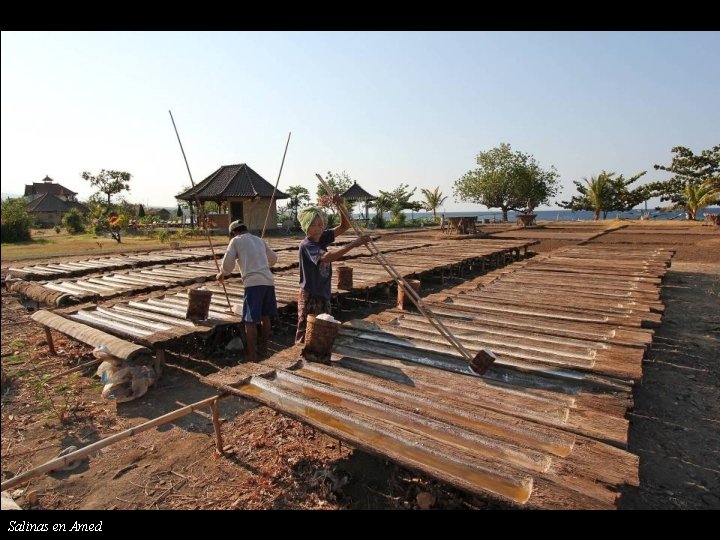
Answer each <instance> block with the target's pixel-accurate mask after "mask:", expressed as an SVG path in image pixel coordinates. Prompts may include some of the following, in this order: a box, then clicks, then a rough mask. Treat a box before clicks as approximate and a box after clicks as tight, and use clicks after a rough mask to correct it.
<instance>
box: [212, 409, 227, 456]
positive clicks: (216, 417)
mask: <svg viewBox="0 0 720 540" xmlns="http://www.w3.org/2000/svg"><path fill="white" fill-rule="evenodd" d="M210 408H211V409H212V421H213V427H214V428H215V452H216V453H217V455H219V456H224V455H225V452H223V442H222V433H221V432H220V413H219V409H220V407H219V406H218V400H217V399H216V400H215V401H213V402H212V403H211V404H210Z"/></svg>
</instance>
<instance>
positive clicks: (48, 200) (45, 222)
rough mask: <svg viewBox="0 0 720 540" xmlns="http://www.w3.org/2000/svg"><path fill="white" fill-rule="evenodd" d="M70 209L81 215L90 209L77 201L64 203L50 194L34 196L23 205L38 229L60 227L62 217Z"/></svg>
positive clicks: (64, 201)
mask: <svg viewBox="0 0 720 540" xmlns="http://www.w3.org/2000/svg"><path fill="white" fill-rule="evenodd" d="M72 208H77V209H78V210H80V211H81V212H82V213H83V214H87V213H88V212H89V211H90V209H89V208H88V207H87V206H85V205H84V204H82V203H79V202H77V201H66V200H64V199H61V198H60V197H59V196H57V195H54V194H52V193H43V194H41V195H36V196H35V197H33V198H32V199H31V200H30V202H28V203H27V204H26V205H25V209H26V210H27V211H28V213H29V214H30V215H31V216H32V217H33V220H34V221H35V225H37V226H38V227H53V226H55V225H60V223H61V222H62V217H63V215H65V214H66V213H67V212H69V211H70V210H71V209H72Z"/></svg>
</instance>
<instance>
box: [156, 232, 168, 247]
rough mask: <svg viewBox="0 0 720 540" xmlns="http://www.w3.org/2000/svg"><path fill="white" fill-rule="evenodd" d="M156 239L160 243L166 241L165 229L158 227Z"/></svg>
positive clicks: (166, 233)
mask: <svg viewBox="0 0 720 540" xmlns="http://www.w3.org/2000/svg"><path fill="white" fill-rule="evenodd" d="M156 236H157V239H158V240H159V241H160V243H161V244H164V243H165V242H167V241H168V237H169V236H168V232H167V230H166V229H160V230H158V231H157V233H156Z"/></svg>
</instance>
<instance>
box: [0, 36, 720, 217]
mask: <svg viewBox="0 0 720 540" xmlns="http://www.w3.org/2000/svg"><path fill="white" fill-rule="evenodd" d="M0 39H1V41H2V43H1V45H2V47H1V54H2V63H1V71H2V80H1V83H2V87H1V92H0V96H1V102H2V108H1V111H0V113H1V114H0V123H1V127H2V137H1V142H2V159H1V160H0V167H1V171H0V179H1V181H2V193H3V198H4V197H5V196H7V195H21V194H22V193H23V192H24V185H25V184H30V183H32V182H39V181H41V180H42V178H44V177H45V176H46V175H49V176H50V177H51V178H53V179H54V180H55V181H56V182H58V183H60V184H62V185H64V186H65V187H67V188H70V189H72V190H74V191H77V192H78V198H79V199H80V200H83V199H86V198H87V197H88V196H90V195H91V194H92V193H93V189H92V187H91V186H90V184H89V183H88V182H87V181H85V180H83V179H82V178H81V173H82V172H83V171H89V172H91V173H93V174H94V173H97V172H99V171H100V170H101V169H114V170H121V171H127V172H129V173H131V174H132V179H131V181H130V188H131V189H130V192H129V193H126V194H125V196H126V198H127V199H128V200H130V201H131V202H135V203H142V204H144V205H146V206H173V205H175V204H176V201H175V199H174V195H175V194H177V193H178V192H180V191H181V190H182V189H183V188H185V187H187V186H189V185H190V178H189V176H188V171H187V169H186V166H185V162H184V161H183V157H182V153H181V151H180V147H179V145H178V141H177V138H176V136H175V132H174V130H173V126H172V122H171V120H170V115H169V114H168V111H169V110H171V111H172V114H173V116H174V118H175V122H176V124H177V128H178V131H179V135H180V139H181V141H182V144H183V147H184V149H185V153H186V155H187V159H188V163H189V168H190V172H191V174H192V177H193V179H194V181H195V182H196V183H197V182H199V181H201V180H202V179H204V178H206V177H207V176H208V175H210V174H211V173H212V172H213V171H215V170H216V169H217V168H218V167H220V166H221V165H230V164H236V163H247V164H248V165H249V166H250V167H251V168H252V169H254V170H255V171H256V172H258V173H259V174H260V175H261V176H263V177H264V178H265V179H266V180H268V181H269V182H270V183H271V184H275V182H276V181H277V179H278V174H279V172H280V164H281V161H282V156H283V151H284V149H285V143H286V141H287V138H288V133H290V132H292V136H291V139H290V144H289V147H288V152H287V157H286V160H285V165H284V168H283V170H282V175H281V177H280V183H279V188H280V189H281V190H283V189H286V188H287V187H289V186H292V185H302V186H304V187H306V188H307V189H308V190H309V191H310V192H311V193H312V194H313V195H314V194H315V192H316V189H317V180H316V179H315V173H320V174H323V175H324V174H325V173H326V172H328V171H332V172H338V173H339V172H342V171H346V172H347V173H348V174H349V175H350V177H352V178H353V179H355V180H356V181H357V182H358V183H359V184H360V185H361V186H362V187H363V188H364V189H366V190H367V191H369V192H371V193H374V194H377V192H378V190H380V189H382V190H392V189H393V188H395V187H397V186H398V185H400V184H401V183H405V184H408V185H410V186H411V187H415V186H417V187H418V190H417V194H418V196H417V197H416V199H417V200H420V198H421V197H420V195H419V194H420V188H429V189H434V188H435V187H436V186H439V187H440V190H441V191H442V192H443V194H445V195H448V198H447V200H446V201H445V204H444V206H443V207H442V210H443V211H470V210H487V209H486V208H485V207H483V206H481V205H478V204H475V203H470V202H462V201H459V200H456V199H455V197H454V196H453V193H452V186H453V183H454V182H455V180H457V179H458V178H459V177H461V176H462V175H463V174H464V173H466V172H467V171H469V170H472V169H474V168H475V167H476V162H475V158H476V155H477V154H478V153H479V152H481V151H486V150H490V149H491V148H494V147H496V146H498V145H499V144H500V143H509V144H511V145H512V148H513V150H519V151H522V152H525V153H528V154H532V155H533V156H534V158H535V159H536V160H537V162H538V163H539V164H540V166H542V167H543V168H549V167H550V166H555V168H556V169H557V171H558V173H559V175H560V179H561V183H562V189H561V192H560V194H559V195H558V196H557V197H556V198H555V201H561V200H568V199H569V198H570V197H571V196H572V195H573V194H575V193H576V190H575V187H574V185H573V183H572V182H573V180H580V179H582V178H583V177H587V178H589V177H591V176H594V175H597V174H598V173H599V172H600V171H602V170H606V171H614V172H616V173H617V174H623V175H624V176H625V177H629V176H632V175H633V174H635V173H638V172H640V171H643V170H647V171H648V173H647V174H646V175H645V176H644V177H643V178H642V179H641V181H640V182H639V183H645V182H648V181H651V180H662V179H665V178H668V177H669V175H668V174H667V173H664V172H662V171H655V170H654V169H653V165H654V164H661V165H669V164H670V162H671V160H672V157H673V154H672V152H671V149H672V148H673V147H675V146H686V147H688V148H690V149H691V150H692V151H694V152H695V153H700V151H702V150H704V149H709V148H711V147H712V146H713V145H716V144H718V143H720V106H719V105H720V100H719V99H718V96H719V95H720V91H719V90H718V89H720V32H409V31H406V32H361V31H352V32H351V31H343V32H309V31H308V32H170V31H165V32H2V34H1V35H0ZM651 202H652V201H651ZM556 207H557V203H556V202H553V203H551V204H549V205H547V206H544V207H541V208H540V209H547V208H556Z"/></svg>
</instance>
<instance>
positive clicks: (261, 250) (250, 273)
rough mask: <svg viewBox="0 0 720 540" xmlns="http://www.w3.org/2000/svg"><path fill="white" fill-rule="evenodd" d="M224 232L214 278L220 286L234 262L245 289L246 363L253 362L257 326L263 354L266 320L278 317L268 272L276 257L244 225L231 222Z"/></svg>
mask: <svg viewBox="0 0 720 540" xmlns="http://www.w3.org/2000/svg"><path fill="white" fill-rule="evenodd" d="M228 230H229V232H230V236H231V239H230V243H229V244H228V247H227V251H226V252H225V257H223V260H222V270H221V271H220V273H218V275H217V279H218V281H219V282H220V283H222V282H223V281H225V276H226V275H227V274H230V273H231V272H232V271H233V268H235V263H236V262H237V263H238V265H239V266H240V274H241V275H242V279H243V285H244V286H245V294H244V301H243V310H242V320H243V322H244V323H245V335H246V337H247V360H248V362H257V324H258V323H260V326H261V332H262V333H261V336H260V352H261V354H266V353H267V343H268V338H269V337H270V317H274V316H275V315H277V314H278V310H277V300H276V298H275V278H274V276H273V273H272V272H271V271H270V267H271V266H273V265H274V264H275V263H276V262H277V255H276V254H275V252H274V251H273V250H272V249H270V246H268V245H267V243H265V241H264V240H262V239H261V238H258V237H257V236H254V235H252V234H250V233H249V232H248V230H247V227H246V226H245V224H244V223H242V222H240V221H233V222H232V223H231V224H230V227H228Z"/></svg>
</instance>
